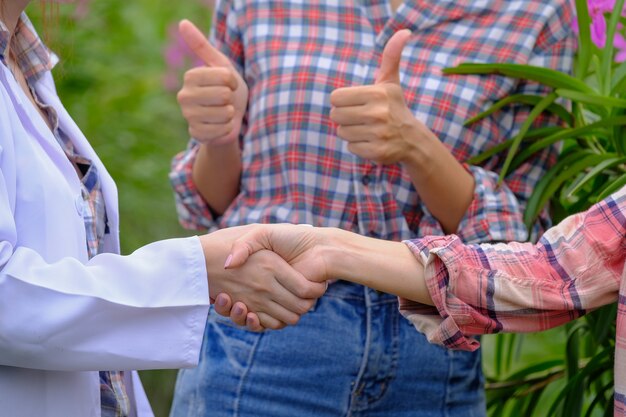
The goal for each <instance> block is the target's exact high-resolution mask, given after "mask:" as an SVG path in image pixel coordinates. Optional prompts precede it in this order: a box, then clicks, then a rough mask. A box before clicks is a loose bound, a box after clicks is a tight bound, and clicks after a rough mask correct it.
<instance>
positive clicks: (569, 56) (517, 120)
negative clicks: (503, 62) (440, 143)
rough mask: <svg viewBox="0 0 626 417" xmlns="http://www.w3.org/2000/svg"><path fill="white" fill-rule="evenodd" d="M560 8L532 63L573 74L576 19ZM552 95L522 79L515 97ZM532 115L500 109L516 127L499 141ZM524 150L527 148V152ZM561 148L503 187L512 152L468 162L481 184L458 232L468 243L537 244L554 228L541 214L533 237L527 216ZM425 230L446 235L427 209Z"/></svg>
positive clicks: (548, 118) (547, 117)
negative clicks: (535, 192)
mask: <svg viewBox="0 0 626 417" xmlns="http://www.w3.org/2000/svg"><path fill="white" fill-rule="evenodd" d="M554 10H555V13H554V14H553V15H552V16H551V17H550V19H548V21H547V22H546V25H545V27H544V29H543V31H542V32H541V33H540V34H539V36H538V37H537V39H536V41H535V45H534V46H533V51H532V53H531V54H530V55H529V57H528V61H527V62H526V64H528V65H533V66H538V67H543V68H549V69H553V70H556V71H560V72H563V73H570V72H571V68H572V60H573V53H574V45H575V43H574V42H575V41H574V38H573V36H572V33H571V29H570V28H569V26H568V25H567V24H566V23H567V22H569V21H571V19H572V16H571V13H570V9H569V8H568V7H558V8H555V9H554ZM550 91H551V89H550V88H547V87H545V86H543V85H540V84H538V83H534V82H528V81H520V82H519V84H518V85H517V87H516V89H515V91H514V94H522V95H536V96H546V95H547V94H549V93H550ZM531 111H532V108H531V107H530V106H527V105H514V106H507V107H505V108H503V109H502V110H500V111H499V112H498V113H497V117H499V118H501V119H507V118H511V119H512V120H513V123H512V125H511V129H510V130H509V131H508V132H506V135H505V136H504V137H502V138H498V139H499V141H504V140H507V139H512V138H514V137H515V136H516V135H517V134H518V133H519V132H520V129H521V128H522V126H523V124H524V123H525V122H526V121H527V120H528V117H529V115H530V112H531ZM562 124H563V122H562V120H560V119H559V118H558V117H556V116H554V115H552V114H549V113H544V114H542V115H541V116H540V117H538V118H537V119H536V120H535V121H534V123H533V126H532V127H533V128H539V127H546V126H558V125H562ZM468 135H471V132H469V133H468ZM472 140H473V138H472V137H471V136H469V137H467V138H466V139H464V140H463V142H468V143H471V142H472ZM523 147H524V145H522V149H523ZM559 150H560V147H559V145H558V144H554V145H552V146H549V147H546V148H544V149H543V150H541V151H539V152H537V153H535V154H533V156H532V157H531V158H529V159H528V160H527V161H526V162H524V163H522V164H520V165H519V166H517V167H516V168H515V169H513V170H511V171H510V172H508V174H507V175H506V177H505V178H504V181H503V182H502V183H499V182H498V176H499V173H500V171H501V170H502V167H503V164H504V161H505V159H506V152H503V153H501V154H499V155H497V156H495V157H493V158H491V159H489V160H488V161H486V162H485V164H484V165H481V166H475V165H469V164H465V169H466V170H467V171H468V172H469V173H470V174H472V175H473V177H474V180H475V189H474V198H473V200H472V202H471V204H470V206H469V207H468V209H467V211H466V214H465V216H464V217H463V219H461V222H460V224H459V227H458V229H457V231H456V234H457V235H458V236H459V237H460V238H461V239H462V240H463V241H464V242H466V243H480V242H494V241H525V240H528V239H529V238H530V239H531V240H536V238H537V237H538V236H539V235H540V234H541V233H542V232H544V231H545V230H547V228H548V227H550V218H549V214H548V211H547V210H544V211H543V212H542V213H541V214H540V216H539V219H538V221H537V222H536V223H535V224H534V225H533V226H532V228H531V235H530V236H529V234H528V228H527V227H526V225H525V224H524V218H523V213H524V210H525V208H526V205H527V203H528V199H529V198H530V196H531V194H532V192H533V190H534V189H535V187H536V185H537V183H538V182H539V180H540V179H541V178H543V177H544V176H545V174H546V172H547V171H548V170H549V169H550V167H552V166H553V165H554V163H555V162H556V159H557V156H558V154H559ZM419 230H420V234H421V235H422V236H427V235H442V234H443V231H442V229H441V226H440V225H439V223H438V221H437V220H436V219H435V218H434V217H433V216H432V215H431V214H430V213H429V212H428V211H427V210H425V211H424V216H423V218H422V220H421V222H420V228H419Z"/></svg>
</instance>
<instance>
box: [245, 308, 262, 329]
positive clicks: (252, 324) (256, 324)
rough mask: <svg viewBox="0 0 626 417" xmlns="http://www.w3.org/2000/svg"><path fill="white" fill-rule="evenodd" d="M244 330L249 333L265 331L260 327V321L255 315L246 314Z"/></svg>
mask: <svg viewBox="0 0 626 417" xmlns="http://www.w3.org/2000/svg"><path fill="white" fill-rule="evenodd" d="M246 328H247V329H248V330H250V331H251V332H257V333H258V332H262V331H264V330H265V328H264V327H263V326H261V321H260V320H259V316H257V314H256V313H248V315H247V316H246Z"/></svg>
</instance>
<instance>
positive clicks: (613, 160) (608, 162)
mask: <svg viewBox="0 0 626 417" xmlns="http://www.w3.org/2000/svg"><path fill="white" fill-rule="evenodd" d="M604 157H605V158H606V159H605V160H604V161H601V162H600V163H599V164H598V165H596V166H595V167H593V168H592V169H591V170H590V171H589V172H588V173H587V174H585V175H584V176H583V177H581V178H580V180H579V181H576V182H574V183H572V185H571V186H570V187H569V188H568V189H567V191H566V194H567V196H568V197H571V196H572V195H573V194H576V193H577V192H578V191H579V190H580V189H581V188H582V187H584V186H585V185H586V184H587V183H588V182H589V181H591V180H592V179H594V178H595V177H596V176H597V175H600V174H602V173H603V172H604V171H605V170H606V169H609V168H612V167H614V166H615V165H619V164H623V163H626V157H617V156H615V155H614V154H605V155H604Z"/></svg>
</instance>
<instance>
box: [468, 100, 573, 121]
mask: <svg viewBox="0 0 626 417" xmlns="http://www.w3.org/2000/svg"><path fill="white" fill-rule="evenodd" d="M542 98H543V97H542V96H536V95H530V94H513V95H510V96H508V97H505V98H503V99H502V100H499V101H497V102H496V103H494V104H493V105H492V106H491V107H490V108H489V109H487V110H485V111H484V112H482V113H479V114H477V115H476V116H474V117H472V118H471V119H468V120H467V121H466V122H465V123H464V125H465V126H467V125H470V124H472V123H475V122H477V121H478V120H481V119H483V118H485V117H487V116H489V115H491V114H493V113H495V112H496V111H498V110H500V109H501V108H503V107H504V106H507V105H509V104H512V103H522V104H531V105H533V106H534V105H537V104H539V102H540V101H541V100H542ZM546 111H548V112H550V113H552V114H555V115H557V116H558V117H560V118H561V119H562V120H563V121H565V123H567V124H568V125H571V124H572V123H573V117H572V115H571V114H570V112H569V111H567V109H566V108H565V107H563V106H561V105H560V104H557V103H552V104H551V105H549V106H548V107H547V108H546Z"/></svg>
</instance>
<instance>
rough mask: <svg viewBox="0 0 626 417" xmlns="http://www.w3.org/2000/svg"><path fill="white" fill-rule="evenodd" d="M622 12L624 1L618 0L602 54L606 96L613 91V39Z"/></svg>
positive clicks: (609, 22)
mask: <svg viewBox="0 0 626 417" xmlns="http://www.w3.org/2000/svg"><path fill="white" fill-rule="evenodd" d="M622 10H624V0H616V1H615V5H614V6H613V12H611V17H610V18H609V21H608V23H607V31H606V38H607V42H606V46H605V47H604V49H603V54H602V75H603V78H604V81H605V84H604V86H603V89H602V92H603V93H604V94H605V95H608V94H610V91H611V72H612V70H613V52H614V50H615V48H614V46H613V39H614V38H615V30H616V29H617V24H618V23H619V18H620V15H621V13H622Z"/></svg>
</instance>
